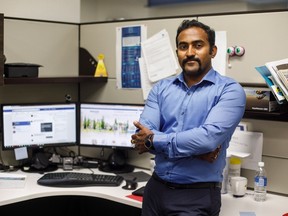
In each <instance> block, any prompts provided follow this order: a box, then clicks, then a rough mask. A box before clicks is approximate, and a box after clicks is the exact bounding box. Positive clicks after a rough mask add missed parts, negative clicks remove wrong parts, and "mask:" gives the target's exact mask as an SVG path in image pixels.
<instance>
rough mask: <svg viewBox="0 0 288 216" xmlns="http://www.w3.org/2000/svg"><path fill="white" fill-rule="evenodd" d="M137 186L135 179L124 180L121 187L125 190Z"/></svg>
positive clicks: (133, 188)
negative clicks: (124, 182)
mask: <svg viewBox="0 0 288 216" xmlns="http://www.w3.org/2000/svg"><path fill="white" fill-rule="evenodd" d="M137 186H138V183H137V182H136V181H135V180H128V179H127V180H126V185H124V186H123V187H122V188H123V189H125V190H135V189H136V188H137Z"/></svg>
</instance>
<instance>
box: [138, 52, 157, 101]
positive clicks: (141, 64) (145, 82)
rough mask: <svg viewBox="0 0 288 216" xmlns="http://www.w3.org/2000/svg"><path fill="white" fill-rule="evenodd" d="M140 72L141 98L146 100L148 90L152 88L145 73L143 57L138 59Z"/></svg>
mask: <svg viewBox="0 0 288 216" xmlns="http://www.w3.org/2000/svg"><path fill="white" fill-rule="evenodd" d="M138 62H139V67H140V74H141V86H142V92H143V99H144V100H146V99H147V97H148V94H149V92H150V90H151V89H152V86H153V83H152V82H150V80H149V78H148V74H147V68H146V65H145V62H144V59H143V58H139V59H138Z"/></svg>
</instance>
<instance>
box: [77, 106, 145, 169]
mask: <svg viewBox="0 0 288 216" xmlns="http://www.w3.org/2000/svg"><path fill="white" fill-rule="evenodd" d="M143 109H144V105H135V104H110V103H81V104H80V121H79V122H80V146H81V145H82V146H93V147H102V148H103V147H104V148H111V149H113V151H112V153H111V154H110V155H109V157H108V162H107V163H103V164H102V165H100V166H99V169H100V170H101V171H104V172H114V173H126V172H132V171H133V169H134V167H133V166H130V165H128V164H126V158H127V157H126V154H125V150H129V149H132V148H133V147H134V146H133V145H132V144H131V135H132V134H134V133H135V131H136V127H135V126H134V124H133V121H135V120H139V118H140V115H141V113H142V111H143Z"/></svg>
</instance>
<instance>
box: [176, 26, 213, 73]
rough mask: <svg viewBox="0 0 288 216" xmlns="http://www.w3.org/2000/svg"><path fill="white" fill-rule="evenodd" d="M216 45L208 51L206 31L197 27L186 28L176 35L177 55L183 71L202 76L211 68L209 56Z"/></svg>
mask: <svg viewBox="0 0 288 216" xmlns="http://www.w3.org/2000/svg"><path fill="white" fill-rule="evenodd" d="M216 50H217V49H216V47H213V49H212V52H211V53H210V45H209V42H208V37H207V34H206V32H205V31H204V30H203V29H201V28H198V27H192V28H188V29H186V30H184V31H182V32H181V33H180V34H179V36H178V45H177V56H178V61H179V64H180V66H181V67H182V69H183V71H184V73H185V74H186V75H188V76H192V77H199V76H200V77H201V78H202V77H203V76H204V75H205V74H206V73H207V72H208V71H209V70H210V68H211V58H213V57H214V56H215V54H216Z"/></svg>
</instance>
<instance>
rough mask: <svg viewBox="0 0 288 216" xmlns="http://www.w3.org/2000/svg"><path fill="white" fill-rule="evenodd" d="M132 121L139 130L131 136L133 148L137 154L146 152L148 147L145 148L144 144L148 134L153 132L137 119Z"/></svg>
mask: <svg viewBox="0 0 288 216" xmlns="http://www.w3.org/2000/svg"><path fill="white" fill-rule="evenodd" d="M133 123H134V125H135V127H136V128H138V130H139V132H138V133H136V134H133V135H132V136H131V143H132V144H134V145H135V149H136V150H137V151H138V153H139V154H142V153H144V152H148V151H149V149H147V148H146V147H145V145H144V144H145V141H146V139H147V137H148V135H150V134H153V132H152V131H151V130H149V129H148V128H146V127H144V126H143V125H142V124H140V122H138V121H134V122H133Z"/></svg>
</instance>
